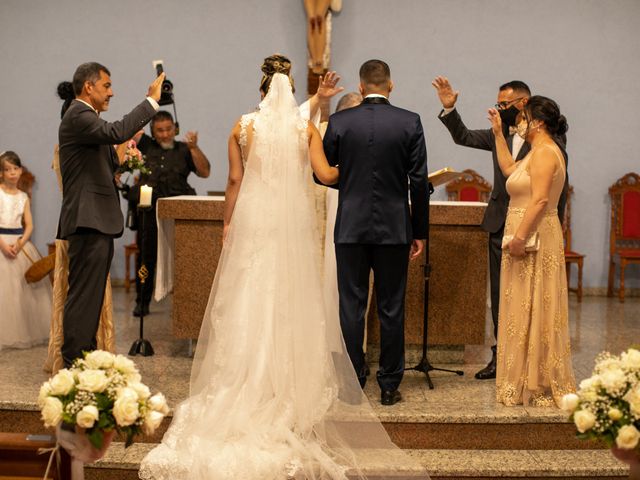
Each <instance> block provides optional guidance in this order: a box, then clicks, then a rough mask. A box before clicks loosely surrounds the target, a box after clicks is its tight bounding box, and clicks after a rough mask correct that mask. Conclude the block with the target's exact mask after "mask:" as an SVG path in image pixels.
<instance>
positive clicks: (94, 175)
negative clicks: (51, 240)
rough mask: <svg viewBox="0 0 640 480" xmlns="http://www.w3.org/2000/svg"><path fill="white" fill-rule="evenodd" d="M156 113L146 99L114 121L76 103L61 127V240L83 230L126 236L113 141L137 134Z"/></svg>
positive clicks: (121, 141) (120, 141) (73, 103)
mask: <svg viewBox="0 0 640 480" xmlns="http://www.w3.org/2000/svg"><path fill="white" fill-rule="evenodd" d="M154 114H155V109H154V108H153V106H152V105H151V104H150V103H149V101H148V100H144V101H143V102H142V103H141V104H140V105H138V106H137V107H135V108H134V109H133V110H132V111H131V112H130V113H128V114H127V115H125V116H124V118H123V119H122V120H119V121H117V122H113V123H109V122H106V121H105V120H102V119H101V118H100V117H98V115H97V114H96V112H95V111H94V110H93V109H91V108H90V107H89V106H88V105H86V104H85V103H83V102H80V101H78V100H74V101H73V102H72V103H71V106H70V107H69V109H68V110H67V112H66V113H65V115H64V117H63V118H62V122H61V123H60V129H59V131H58V139H59V145H60V171H61V173H62V191H63V195H62V209H61V210H60V221H59V222H58V234H57V237H58V238H62V239H64V238H67V237H68V236H69V235H72V234H74V233H76V232H77V230H78V229H79V228H89V229H93V230H97V231H99V232H101V233H104V234H106V235H113V236H114V237H115V236H120V235H122V230H123V219H122V212H121V210H120V198H119V196H118V192H117V190H116V186H115V183H114V178H113V177H114V173H115V170H116V168H118V159H117V156H116V152H115V149H114V148H113V145H114V144H118V143H123V142H125V141H126V140H128V139H130V138H131V137H133V135H135V133H136V132H137V131H138V130H140V129H141V128H142V127H143V126H144V125H146V124H147V123H148V122H149V121H150V120H151V117H153V115H154Z"/></svg>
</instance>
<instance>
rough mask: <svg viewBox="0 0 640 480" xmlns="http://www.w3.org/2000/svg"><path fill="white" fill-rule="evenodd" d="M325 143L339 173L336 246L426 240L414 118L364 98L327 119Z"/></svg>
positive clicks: (423, 176)
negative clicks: (357, 103) (357, 104)
mask: <svg viewBox="0 0 640 480" xmlns="http://www.w3.org/2000/svg"><path fill="white" fill-rule="evenodd" d="M323 144H324V151H325V154H326V156H327V160H328V161H329V164H330V165H338V167H339V169H340V184H339V190H340V196H339V199H338V212H337V216H336V227H335V231H334V242H335V243H336V244H349V243H359V244H376V245H400V244H409V243H411V241H412V240H413V239H425V238H426V235H427V227H428V224H429V193H428V182H427V150H426V145H425V139H424V131H423V129H422V123H421V122H420V116H419V115H418V114H416V113H413V112H410V111H408V110H403V109H401V108H398V107H394V106H392V105H390V104H389V101H388V100H387V99H385V98H380V97H369V98H365V100H364V101H363V103H362V104H360V105H359V106H357V107H354V108H349V109H346V110H342V111H340V112H338V113H334V114H333V115H332V116H331V117H330V118H329V125H328V126H327V131H326V133H325V136H324V141H323ZM409 196H410V197H411V207H409V202H408V198H409Z"/></svg>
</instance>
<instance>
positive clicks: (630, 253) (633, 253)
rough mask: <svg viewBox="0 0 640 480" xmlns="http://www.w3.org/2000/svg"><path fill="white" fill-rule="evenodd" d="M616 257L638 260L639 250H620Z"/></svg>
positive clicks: (639, 256)
mask: <svg viewBox="0 0 640 480" xmlns="http://www.w3.org/2000/svg"><path fill="white" fill-rule="evenodd" d="M618 255H620V256H621V257H627V258H640V248H621V249H620V250H618Z"/></svg>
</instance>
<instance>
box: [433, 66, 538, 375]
mask: <svg viewBox="0 0 640 480" xmlns="http://www.w3.org/2000/svg"><path fill="white" fill-rule="evenodd" d="M432 85H433V86H434V87H435V89H436V91H437V92H438V97H439V98H440V102H441V103H442V107H443V110H442V111H441V112H440V114H439V116H438V118H439V119H440V121H441V122H442V123H444V125H445V126H446V127H447V128H448V129H449V133H451V137H452V138H453V141H454V142H455V143H456V144H458V145H463V146H465V147H471V148H477V149H480V150H488V151H490V152H492V156H493V191H492V192H491V198H490V199H489V204H488V205H487V209H486V211H485V214H484V219H483V220H482V228H483V229H484V230H485V231H487V232H489V279H490V283H491V316H492V318H493V332H494V337H497V335H498V310H499V309H498V307H499V301H500V261H501V258H502V235H503V233H504V222H505V219H506V217H507V207H508V206H509V194H508V193H507V189H506V185H505V183H506V180H507V179H506V177H505V176H504V175H503V174H502V171H501V170H500V165H499V164H498V157H497V155H496V142H495V137H494V135H493V132H492V131H491V129H490V128H487V129H483V130H469V129H467V127H466V126H465V124H464V122H463V121H462V118H461V117H460V114H459V113H458V111H457V109H456V108H455V105H456V100H457V99H458V93H459V92H456V91H454V90H453V88H452V87H451V84H450V83H449V80H447V78H446V77H436V79H435V80H434V81H433V83H432ZM530 96H531V91H530V90H529V87H528V86H527V84H526V83H524V82H521V81H519V80H513V81H511V82H509V83H505V84H504V85H502V86H501V87H500V89H499V91H498V102H497V103H496V105H495V106H496V108H497V109H498V111H499V112H500V118H501V119H502V125H503V127H504V128H505V138H507V144H508V145H509V150H510V151H511V154H512V155H513V157H514V159H515V160H516V161H517V160H521V159H523V158H524V157H525V156H526V155H527V153H529V150H530V147H529V144H528V143H526V142H525V141H524V139H522V138H521V137H520V136H518V135H513V134H510V132H509V128H510V127H511V128H513V127H515V125H516V117H517V116H518V113H520V111H521V110H522V109H523V108H524V107H525V105H526V104H527V101H528V100H529V97H530ZM491 349H492V350H493V356H492V358H491V361H490V362H489V364H488V365H487V366H486V367H485V368H483V369H482V370H480V371H479V372H478V373H476V375H475V377H476V378H477V379H479V380H486V379H490V378H496V346H495V345H494V346H493V347H491Z"/></svg>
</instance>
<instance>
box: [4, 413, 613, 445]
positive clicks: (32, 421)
mask: <svg viewBox="0 0 640 480" xmlns="http://www.w3.org/2000/svg"><path fill="white" fill-rule="evenodd" d="M33 407H34V408H35V405H34V406H33ZM171 419H172V417H171V416H168V417H167V418H165V419H164V421H163V423H162V425H161V426H160V427H159V428H158V430H156V432H155V433H154V435H152V436H150V437H142V438H140V439H138V441H139V442H143V443H156V442H159V441H160V440H161V439H162V437H163V435H164V433H165V432H166V429H167V428H168V427H169V424H170V423H171ZM381 420H382V424H383V426H384V427H385V429H386V430H387V432H388V434H389V436H390V437H391V440H392V441H393V442H394V443H395V444H396V445H398V446H399V447H400V448H403V449H452V450H471V449H473V450H546V449H549V448H554V449H556V450H594V449H599V448H604V445H601V444H598V443H595V442H587V441H583V440H578V439H577V438H576V435H575V427H574V426H573V424H571V423H568V422H566V421H557V420H558V419H554V418H548V417H547V418H545V417H514V418H504V417H496V416H482V415H471V414H470V415H468V416H464V415H457V416H452V415H428V416H421V417H420V418H412V417H404V416H402V415H400V416H395V417H392V416H387V418H384V417H383V418H381ZM0 432H8V433H20V432H29V433H52V430H51V429H45V427H44V426H43V424H42V420H41V419H40V412H39V411H37V410H32V409H25V408H21V409H6V408H4V409H3V408H1V407H0Z"/></svg>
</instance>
